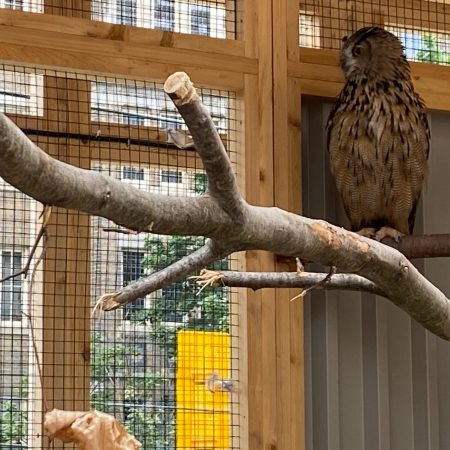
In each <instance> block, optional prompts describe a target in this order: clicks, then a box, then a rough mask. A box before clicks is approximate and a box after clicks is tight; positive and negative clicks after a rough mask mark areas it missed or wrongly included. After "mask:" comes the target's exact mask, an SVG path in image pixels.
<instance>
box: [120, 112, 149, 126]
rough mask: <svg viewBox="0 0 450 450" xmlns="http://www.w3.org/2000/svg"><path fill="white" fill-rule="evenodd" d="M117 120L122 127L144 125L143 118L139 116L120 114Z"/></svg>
mask: <svg viewBox="0 0 450 450" xmlns="http://www.w3.org/2000/svg"><path fill="white" fill-rule="evenodd" d="M119 119H120V120H119V123H122V124H124V125H138V126H139V125H141V126H143V125H145V117H144V116H140V115H139V114H131V113H120V115H119Z"/></svg>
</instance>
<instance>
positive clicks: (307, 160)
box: [302, 98, 450, 450]
mask: <svg viewBox="0 0 450 450" xmlns="http://www.w3.org/2000/svg"><path fill="white" fill-rule="evenodd" d="M302 102H303V103H302V104H303V108H302V130H303V137H302V139H303V140H302V148H303V174H302V176H303V200H304V214H305V215H308V216H310V217H315V218H325V219H326V220H329V221H331V222H333V223H336V224H338V225H343V226H346V225H347V219H346V217H345V213H344V212H343V209H342V205H341V202H340V199H339V198H338V196H337V195H336V191H335V187H334V180H333V179H332V177H331V174H330V171H329V166H328V154H327V151H326V136H325V131H324V130H325V125H326V121H327V117H328V113H329V111H330V108H331V103H330V102H324V101H323V100H318V99H313V98H305V99H303V100H302ZM430 121H431V129H432V137H433V138H432V146H431V154H430V173H429V177H428V182H427V187H426V188H425V191H424V194H423V202H422V205H421V207H420V211H419V213H418V217H417V220H416V229H415V233H444V232H449V231H450V175H449V169H450V150H449V147H450V139H449V137H450V115H446V114H443V113H432V114H431V115H430ZM416 264H417V266H418V267H419V268H420V269H421V270H423V271H424V273H425V275H426V276H427V277H428V278H429V279H430V280H431V281H432V282H433V283H435V284H436V285H437V286H438V287H439V288H441V289H442V290H443V291H444V292H446V293H447V294H449V293H450V259H449V258H447V259H435V260H428V261H425V262H423V261H418V262H417V263H416ZM305 370H306V374H305V383H306V386H305V388H306V389H305V393H306V449H307V450H362V449H363V450H438V449H439V450H447V449H449V448H450V343H447V342H444V341H443V340H441V339H439V338H436V337H434V336H432V335H431V334H430V333H428V332H426V331H425V330H424V329H423V327H422V326H420V325H418V324H417V323H416V322H414V321H412V320H411V319H410V318H409V317H408V316H407V315H406V314H405V313H403V312H402V311H401V310H400V309H398V308H397V307H396V306H394V305H392V304H391V303H390V302H389V301H387V300H385V299H383V298H380V297H376V296H374V295H370V294H359V293H346V292H329V293H328V292H322V291H316V292H313V293H312V295H308V298H307V299H306V301H305Z"/></svg>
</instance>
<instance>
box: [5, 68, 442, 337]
mask: <svg viewBox="0 0 450 450" xmlns="http://www.w3.org/2000/svg"><path fill="white" fill-rule="evenodd" d="M172 81H173V84H172V85H171V84H170V83H169V85H168V86H167V85H166V88H167V89H168V90H169V91H170V93H171V95H172V97H173V98H174V99H175V101H176V102H177V103H178V105H177V107H178V108H179V111H180V113H181V114H182V116H183V117H184V118H185V120H186V123H187V124H188V126H189V127H190V131H191V133H192V135H193V138H194V141H195V146H196V148H197V150H198V151H199V154H200V156H201V157H202V159H203V162H204V165H205V169H206V172H207V176H208V179H209V188H208V195H204V196H201V197H198V198H180V197H165V196H163V195H155V194H150V193H147V192H143V191H140V190H137V189H134V188H133V187H132V186H129V185H125V184H123V183H121V182H119V181H117V180H113V179H112V178H110V177H106V176H104V175H102V174H100V173H96V172H89V171H85V170H82V169H77V168H74V167H71V166H69V165H67V164H64V163H61V162H58V161H56V160H54V159H52V158H50V157H49V156H48V155H46V154H45V153H44V152H42V151H41V150H39V149H38V148H37V147H36V146H35V145H34V144H32V143H31V141H29V140H28V139H27V138H26V136H25V135H24V134H23V133H21V132H20V131H19V130H18V129H17V128H16V127H15V126H14V125H13V124H12V122H11V121H9V120H8V119H6V118H5V117H4V116H0V176H2V177H3V178H4V179H5V180H6V181H8V182H9V183H11V184H12V185H13V186H15V187H17V188H18V189H20V190H21V191H23V192H25V193H26V194H28V195H31V196H32V197H33V198H35V199H37V200H39V201H42V202H44V203H46V204H50V205H57V206H63V207H66V208H72V209H77V210H80V211H84V212H88V213H91V214H96V215H100V216H103V217H106V218H108V219H111V220H113V221H114V222H116V223H118V224H120V225H123V226H125V227H127V228H131V229H133V230H138V231H149V232H154V233H161V234H181V235H197V236H199V235H202V236H206V237H209V238H212V239H213V241H214V242H213V243H210V244H208V246H206V247H205V248H203V249H201V250H198V251H197V252H194V253H193V254H192V255H190V256H187V257H185V258H183V259H182V260H180V261H178V262H177V263H175V264H173V265H172V266H169V267H167V268H166V269H163V270H162V271H160V272H158V273H155V274H152V275H150V277H147V278H146V279H144V280H139V281H138V282H136V284H135V285H134V286H132V285H130V286H128V287H127V288H125V289H124V290H123V291H122V292H120V293H115V294H114V298H112V299H110V300H108V302H104V304H103V306H104V309H114V308H116V307H118V306H119V305H120V304H124V303H127V302H129V301H132V300H133V299H136V298H139V297H142V296H143V295H146V294H149V293H150V292H153V291H154V290H157V289H160V288H161V287H164V286H167V285H168V284H170V283H171V282H173V281H176V280H178V279H180V278H182V277H184V276H186V275H188V274H191V273H192V272H194V271H196V270H198V269H199V268H201V267H203V266H205V265H207V264H209V263H211V262H212V261H213V260H215V259H219V258H222V257H223V256H225V254H227V252H231V251H239V250H267V251H271V252H274V253H276V254H279V255H285V256H292V257H301V258H304V259H306V260H309V261H315V262H318V263H321V264H323V265H326V266H336V267H337V268H339V270H340V271H341V272H348V273H353V274H356V275H359V276H361V277H363V278H365V279H367V280H370V282H372V283H373V284H374V285H375V286H376V289H378V290H380V291H381V292H384V294H385V296H386V297H388V298H389V299H390V300H391V301H392V302H393V303H395V304H396V305H398V306H399V307H400V308H402V309H404V310H405V311H406V312H407V313H408V314H410V315H411V316H412V317H413V318H415V319H416V320H417V321H418V322H420V323H421V324H422V325H423V326H425V327H426V328H427V329H429V330H430V331H431V332H433V333H434V334H436V335H438V336H441V337H443V338H445V339H450V318H449V315H450V301H449V300H448V299H447V297H446V296H445V295H444V294H443V293H442V292H441V291H439V290H438V289H437V288H436V287H435V286H433V285H432V284H431V283H430V282H429V281H428V280H427V279H426V278H424V277H423V276H422V275H421V274H420V273H419V272H418V270H417V269H416V268H415V267H414V266H413V265H412V264H411V263H410V262H409V261H408V260H407V259H406V257H405V256H404V255H402V254H401V253H399V252H398V251H397V250H395V249H393V248H390V247H388V246H386V245H384V244H381V243H379V242H376V241H373V240H370V239H367V238H364V237H361V236H359V235H357V234H355V233H352V232H350V231H346V230H344V229H342V228H339V227H336V226H333V225H331V224H328V223H327V222H324V221H321V220H312V219H308V218H306V217H302V216H298V215H295V214H292V213H289V212H286V211H283V210H281V209H278V208H268V207H259V206H251V205H248V204H247V203H246V202H245V201H243V200H242V199H241V198H240V197H239V193H238V191H237V186H236V180H235V178H234V175H233V173H232V169H231V164H230V162H229V160H228V158H227V156H226V153H225V150H224V148H223V145H222V144H221V142H220V139H219V138H218V134H217V132H216V131H215V128H214V126H213V123H212V120H211V117H210V116H209V114H207V113H205V110H204V107H203V106H202V105H201V103H200V102H199V100H198V97H197V95H196V94H195V89H194V88H193V86H192V84H191V83H190V81H189V79H188V78H187V76H181V75H177V77H175V78H174V79H173V80H172ZM415 239H416V238H415V237H408V238H404V241H405V242H406V243H408V245H410V246H413V245H414V240H415ZM424 239H425V240H427V239H428V241H429V242H430V239H432V238H424ZM438 239H439V240H441V237H439V238H438ZM404 241H403V240H402V241H401V242H404ZM441 243H442V242H441ZM209 245H212V247H211V248H209ZM402 245H403V244H401V243H400V244H399V248H401V246H402ZM404 245H405V246H407V245H406V244H404ZM430 253H433V252H430ZM415 256H416V257H417V252H416V253H415ZM440 256H442V255H440ZM333 278H334V276H333V277H332V278H331V280H330V283H332V282H333ZM330 283H327V286H328V285H329V284H330ZM360 284H361V285H363V284H364V282H362V281H360ZM374 289H375V288H374Z"/></svg>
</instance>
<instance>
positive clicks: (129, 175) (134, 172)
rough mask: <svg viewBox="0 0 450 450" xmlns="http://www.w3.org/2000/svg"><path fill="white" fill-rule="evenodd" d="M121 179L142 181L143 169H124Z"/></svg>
mask: <svg viewBox="0 0 450 450" xmlns="http://www.w3.org/2000/svg"><path fill="white" fill-rule="evenodd" d="M122 178H123V179H124V180H139V181H142V180H143V179H144V169H140V168H138V167H124V168H123V169H122Z"/></svg>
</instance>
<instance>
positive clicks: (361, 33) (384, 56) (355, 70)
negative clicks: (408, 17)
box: [341, 27, 409, 79]
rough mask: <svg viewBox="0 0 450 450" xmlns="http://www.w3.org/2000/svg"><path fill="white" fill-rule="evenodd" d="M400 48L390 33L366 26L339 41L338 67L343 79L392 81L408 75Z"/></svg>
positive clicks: (399, 43) (401, 47)
mask: <svg viewBox="0 0 450 450" xmlns="http://www.w3.org/2000/svg"><path fill="white" fill-rule="evenodd" d="M408 67H409V66H408V63H407V61H406V57H405V53H404V48H403V46H402V43H401V42H400V40H399V39H398V38H397V36H395V35H394V34H392V33H390V32H389V31H386V30H384V29H383V28H379V27H366V28H361V29H360V30H358V31H356V32H355V33H353V34H352V35H351V36H350V37H348V38H344V39H343V46H342V49H341V68H342V70H343V72H344V75H345V78H347V79H348V78H351V77H354V76H360V75H363V76H366V77H368V78H372V77H376V78H379V79H390V78H396V77H397V76H398V74H399V73H402V72H403V74H404V75H405V76H406V74H408V73H409V72H408Z"/></svg>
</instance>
